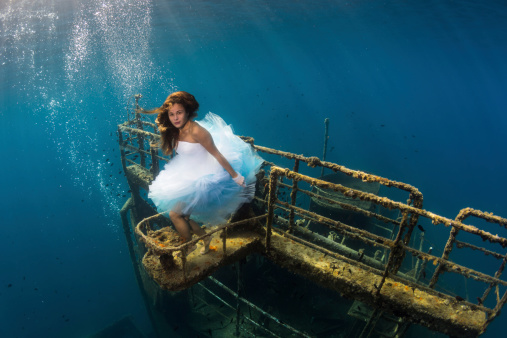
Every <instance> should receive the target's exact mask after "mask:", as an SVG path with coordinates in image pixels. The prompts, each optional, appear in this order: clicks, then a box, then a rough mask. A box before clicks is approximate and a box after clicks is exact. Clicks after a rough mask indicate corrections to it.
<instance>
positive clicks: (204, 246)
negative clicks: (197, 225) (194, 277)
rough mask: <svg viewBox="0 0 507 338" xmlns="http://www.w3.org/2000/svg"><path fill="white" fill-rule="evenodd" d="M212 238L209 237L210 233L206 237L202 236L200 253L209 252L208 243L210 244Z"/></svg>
mask: <svg viewBox="0 0 507 338" xmlns="http://www.w3.org/2000/svg"><path fill="white" fill-rule="evenodd" d="M212 239H213V238H211V235H210V236H208V237H204V239H203V240H202V242H203V246H202V249H201V255H204V254H207V253H208V252H209V245H210V243H211V240H212Z"/></svg>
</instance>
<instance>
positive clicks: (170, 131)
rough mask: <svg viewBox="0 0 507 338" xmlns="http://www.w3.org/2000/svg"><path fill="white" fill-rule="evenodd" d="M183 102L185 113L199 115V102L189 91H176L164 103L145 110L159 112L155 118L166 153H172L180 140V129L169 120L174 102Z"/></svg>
mask: <svg viewBox="0 0 507 338" xmlns="http://www.w3.org/2000/svg"><path fill="white" fill-rule="evenodd" d="M177 103H179V104H181V105H182V106H183V108H185V113H186V114H187V117H188V119H191V118H194V117H196V116H197V110H198V109H199V103H198V102H197V100H196V99H195V97H194V95H192V94H190V93H187V92H183V91H180V92H174V93H172V94H171V95H169V96H168V97H167V99H165V101H164V104H163V105H162V106H161V107H159V108H155V109H153V110H149V111H144V113H145V114H158V116H157V118H156V119H155V123H156V124H157V126H158V130H159V132H160V147H161V148H162V152H163V153H164V154H165V155H169V154H171V153H172V151H173V149H174V148H175V147H176V144H177V142H178V137H179V134H180V130H179V129H178V128H176V127H175V126H173V124H172V123H171V121H170V120H169V109H171V107H172V106H173V105H174V104H177Z"/></svg>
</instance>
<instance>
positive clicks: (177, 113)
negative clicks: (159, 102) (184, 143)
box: [168, 103, 188, 129]
mask: <svg viewBox="0 0 507 338" xmlns="http://www.w3.org/2000/svg"><path fill="white" fill-rule="evenodd" d="M168 114H169V121H171V123H172V124H173V126H175V127H176V128H178V129H179V128H183V126H184V125H185V124H186V123H187V121H188V114H187V112H186V111H185V108H184V107H183V105H181V104H179V103H175V104H173V105H172V107H171V108H169V112H168Z"/></svg>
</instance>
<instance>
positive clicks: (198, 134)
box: [191, 123, 244, 185]
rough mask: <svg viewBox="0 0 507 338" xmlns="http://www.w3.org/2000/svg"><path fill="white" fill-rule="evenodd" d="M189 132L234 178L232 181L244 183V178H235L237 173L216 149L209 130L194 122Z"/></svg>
mask: <svg viewBox="0 0 507 338" xmlns="http://www.w3.org/2000/svg"><path fill="white" fill-rule="evenodd" d="M191 134H192V137H193V138H194V139H195V140H196V141H197V142H199V143H200V144H201V145H202V146H203V147H204V149H206V150H207V151H208V152H209V153H210V154H211V156H213V157H214V158H216V160H217V161H218V163H220V165H221V166H222V167H223V168H224V169H225V171H227V172H228V173H229V175H231V177H232V178H233V179H235V180H234V181H235V182H236V183H238V184H239V185H244V178H243V180H242V181H240V182H238V181H237V180H236V178H238V177H239V176H238V175H239V174H238V173H237V172H236V171H234V169H233V168H232V167H231V165H230V163H229V161H227V159H226V158H225V157H224V156H223V155H222V153H221V152H220V151H219V150H218V149H217V147H216V146H215V142H213V138H212V137H211V134H210V133H209V131H207V130H206V129H205V128H203V127H202V126H200V125H199V124H197V123H196V125H195V126H194V128H192V131H191Z"/></svg>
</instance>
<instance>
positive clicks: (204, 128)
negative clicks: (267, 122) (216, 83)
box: [145, 91, 263, 255]
mask: <svg viewBox="0 0 507 338" xmlns="http://www.w3.org/2000/svg"><path fill="white" fill-rule="evenodd" d="M198 109H199V103H198V102H197V100H196V99H195V98H194V96H193V95H191V94H189V93H187V92H183V91H179V92H175V93H172V94H171V95H169V96H168V97H167V99H166V100H165V102H164V104H163V105H162V106H161V107H159V108H156V109H154V110H151V111H146V112H145V113H147V114H158V117H157V118H156V120H155V122H156V123H157V125H158V129H159V131H160V136H161V148H162V151H163V153H164V154H165V155H169V154H172V152H173V150H175V151H176V153H177V156H175V157H174V158H173V159H172V160H171V161H169V163H167V164H166V165H165V166H164V169H163V170H162V171H161V172H160V174H159V175H158V176H157V177H156V178H155V180H154V181H153V182H152V183H151V185H150V189H149V190H150V191H149V193H148V197H149V198H151V200H152V201H153V203H154V204H155V206H156V207H157V210H158V211H159V212H161V213H162V212H169V217H170V219H171V221H172V223H173V224H174V227H175V228H176V231H178V233H179V234H180V236H181V237H183V239H184V240H185V242H187V241H189V240H191V238H192V232H193V233H195V234H196V235H197V236H203V235H205V234H206V232H205V231H204V230H203V229H202V228H201V227H200V226H199V224H198V223H197V222H202V223H205V224H210V225H215V224H220V223H225V222H226V218H227V217H228V216H229V215H230V214H232V213H234V212H235V211H236V210H238V208H239V207H240V206H241V205H242V204H243V203H246V202H249V201H251V200H252V198H253V195H254V193H255V174H256V173H257V172H258V171H259V169H260V166H261V164H262V162H263V160H262V159H261V158H260V157H259V156H258V155H257V154H256V153H255V152H254V151H252V148H251V147H250V145H248V144H246V143H245V142H243V140H241V139H240V138H239V137H237V136H236V135H234V134H233V132H232V128H231V127H230V126H228V125H227V124H226V123H225V122H224V120H222V118H220V117H219V116H218V115H215V114H213V113H208V114H207V115H206V117H205V118H204V119H203V120H201V121H199V122H196V121H194V120H193V119H194V118H195V117H196V116H197V110H198ZM210 242H211V237H208V238H206V239H205V240H204V245H203V247H202V249H201V253H202V254H205V253H207V252H208V251H209V244H210ZM196 248H197V246H196V245H194V246H191V247H190V248H189V249H188V250H187V252H186V254H187V255H188V254H189V253H191V252H192V251H194V250H195V249H196Z"/></svg>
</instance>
